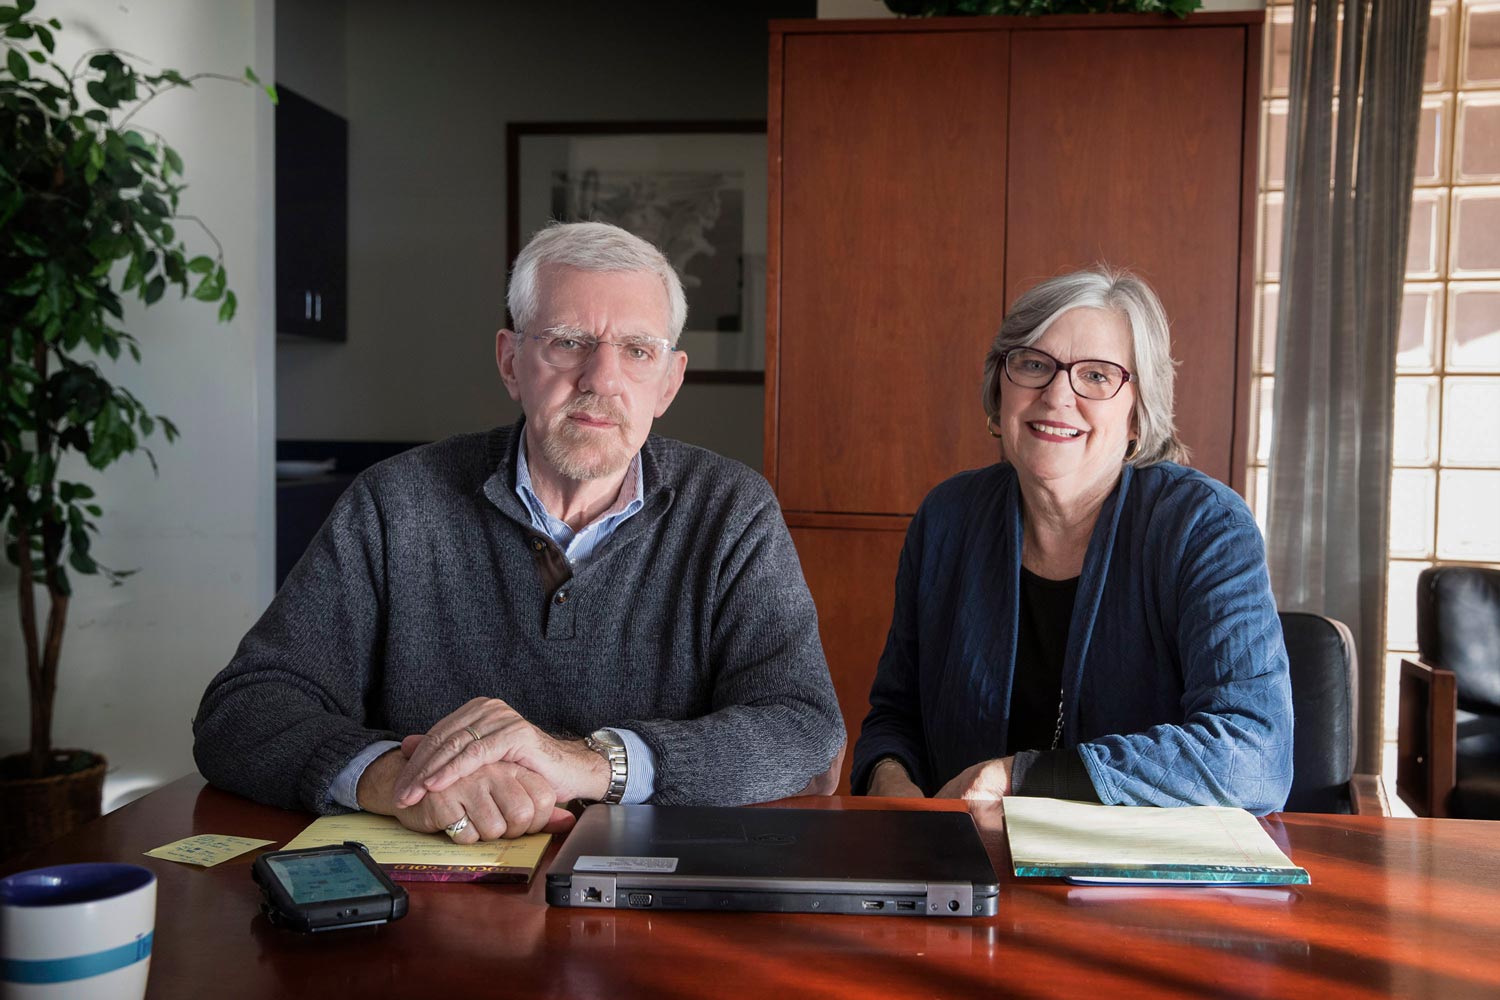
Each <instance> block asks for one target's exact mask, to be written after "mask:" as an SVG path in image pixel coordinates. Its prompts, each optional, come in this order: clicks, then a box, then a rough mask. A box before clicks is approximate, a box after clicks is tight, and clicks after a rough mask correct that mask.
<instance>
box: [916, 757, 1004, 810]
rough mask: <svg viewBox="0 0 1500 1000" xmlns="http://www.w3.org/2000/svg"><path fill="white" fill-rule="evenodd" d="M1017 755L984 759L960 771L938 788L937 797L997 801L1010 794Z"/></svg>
mask: <svg viewBox="0 0 1500 1000" xmlns="http://www.w3.org/2000/svg"><path fill="white" fill-rule="evenodd" d="M1015 759H1016V758H1015V757H1013V756H1012V757H996V758H995V759H994V760H982V761H980V762H979V763H978V764H973V765H971V766H969V767H966V768H964V769H963V770H962V771H960V772H958V774H957V775H955V776H954V777H953V778H952V779H951V780H950V781H949V782H948V783H947V784H946V785H944V786H943V787H942V788H939V789H938V793H937V794H936V795H934V796H933V798H935V799H963V800H964V801H966V802H996V801H999V800H1000V799H1001V798H1002V797H1004V796H1006V795H1009V794H1010V768H1011V765H1012V764H1013V763H1014V762H1015Z"/></svg>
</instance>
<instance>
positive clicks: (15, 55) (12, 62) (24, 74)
mask: <svg viewBox="0 0 1500 1000" xmlns="http://www.w3.org/2000/svg"><path fill="white" fill-rule="evenodd" d="M5 65H6V66H7V67H9V68H10V75H11V76H13V77H15V78H16V79H17V80H28V79H30V78H31V67H30V66H27V65H26V57H25V56H23V55H21V53H20V52H19V51H18V50H16V49H11V50H10V52H9V54H7V55H6V57H5Z"/></svg>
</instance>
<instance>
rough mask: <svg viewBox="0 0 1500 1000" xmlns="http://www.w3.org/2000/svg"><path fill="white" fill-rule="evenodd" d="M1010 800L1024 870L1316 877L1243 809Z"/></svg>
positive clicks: (1261, 879) (1264, 879)
mask: <svg viewBox="0 0 1500 1000" xmlns="http://www.w3.org/2000/svg"><path fill="white" fill-rule="evenodd" d="M1004 804H1005V833H1006V838H1007V839H1008V840H1009V841H1010V854H1011V862H1012V864H1013V865H1014V870H1015V873H1016V874H1017V875H1022V876H1027V875H1039V876H1043V877H1053V878H1065V879H1067V880H1069V881H1071V882H1112V883H1131V882H1152V883H1155V884H1158V885H1160V884H1168V883H1173V884H1197V883H1217V884H1221V885H1224V884H1229V885H1287V884H1299V883H1301V884H1305V883H1307V882H1308V881H1310V879H1309V876H1308V874H1307V871H1306V870H1305V869H1302V868H1299V867H1297V866H1296V865H1294V864H1292V862H1291V860H1290V859H1289V858H1288V857H1287V856H1286V855H1285V854H1284V853H1283V852H1282V850H1281V848H1280V847H1278V846H1277V845H1276V843H1275V841H1273V840H1272V839H1271V836H1270V834H1268V833H1266V831H1265V828H1264V827H1262V826H1261V825H1260V823H1259V821H1257V820H1256V818H1255V817H1254V816H1251V815H1250V814H1249V813H1248V812H1246V811H1245V810H1243V809H1232V808H1228V807H1225V806H1181V807H1178V808H1175V809H1163V808H1157V807H1155V806H1105V805H1099V804H1097V803H1091V802H1065V801H1063V800H1061V799H1047V798H1031V797H1026V796H1014V795H1011V796H1006V798H1005V803H1004Z"/></svg>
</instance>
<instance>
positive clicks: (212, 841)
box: [146, 833, 276, 868]
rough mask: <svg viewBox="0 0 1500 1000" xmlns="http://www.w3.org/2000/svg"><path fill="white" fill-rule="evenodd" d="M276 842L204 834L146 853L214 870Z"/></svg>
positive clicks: (154, 856) (150, 855)
mask: <svg viewBox="0 0 1500 1000" xmlns="http://www.w3.org/2000/svg"><path fill="white" fill-rule="evenodd" d="M274 843H276V841H274V840H252V839H251V838H249V837H229V836H225V835H224V834H219V833H202V834H199V835H198V836H196V837H184V838H183V839H181V840H175V841H173V842H172V843H170V844H166V845H164V846H162V847H158V848H155V849H154V850H150V851H147V852H146V856H147V857H148V858H163V859H165V860H167V861H181V862H183V863H184V864H189V865H202V866H203V867H204V868H212V867H213V866H214V865H216V864H218V863H219V862H221V861H228V860H229V859H230V858H237V857H239V856H240V855H241V854H244V853H245V852H246V851H253V850H255V849H256V848H257V847H265V846H266V845H267V844H274Z"/></svg>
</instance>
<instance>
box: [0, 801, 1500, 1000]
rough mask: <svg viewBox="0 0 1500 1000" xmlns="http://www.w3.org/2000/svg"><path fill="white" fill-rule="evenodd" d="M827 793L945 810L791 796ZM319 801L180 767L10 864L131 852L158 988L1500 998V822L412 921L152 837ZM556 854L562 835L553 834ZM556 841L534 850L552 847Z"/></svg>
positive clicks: (450, 889)
mask: <svg viewBox="0 0 1500 1000" xmlns="http://www.w3.org/2000/svg"><path fill="white" fill-rule="evenodd" d="M781 804H784V805H796V806H801V807H809V806H810V807H814V808H828V809H840V808H845V809H864V808H872V807H874V808H953V807H955V806H956V804H954V803H931V802H920V803H910V802H905V801H902V800H895V799H837V798H832V799H812V798H806V799H790V800H787V801H786V802H785V803H781ZM309 820H310V817H308V816H306V815H304V814H301V813H291V812H284V811H282V810H279V809H271V808H267V807H264V806H258V805H255V804H253V803H250V802H247V801H245V800H243V799H240V798H237V797H235V796H232V795H229V794H227V793H224V792H220V791H218V790H217V789H213V788H208V787H206V786H205V785H204V783H203V780H202V779H201V778H199V777H197V776H196V775H195V776H192V777H189V778H184V779H182V780H180V781H178V782H176V783H174V784H172V785H169V786H167V787H166V788H163V789H161V790H160V791H157V792H155V793H153V794H151V795H148V796H146V797H145V798H143V799H140V800H139V801H137V802H134V803H132V804H131V805H128V806H126V807H125V808H123V809H120V810H118V811H116V812H114V813H111V814H109V815H108V816H105V817H104V818H102V819H100V820H98V821H96V822H94V823H92V824H90V825H89V826H87V827H85V828H83V829H82V830H80V831H78V832H76V833H74V834H73V835H70V836H69V837H67V838H65V839H64V840H62V841H60V842H58V843H56V844H54V845H51V846H49V847H47V848H43V849H41V850H39V851H35V852H33V853H32V854H30V855H27V856H24V857H22V858H19V859H14V860H12V861H11V862H10V863H9V864H7V865H5V866H4V868H3V869H0V874H9V873H10V872H12V871H17V870H19V869H21V868H29V867H34V866H38V865H44V864H58V863H63V862H68V861H85V860H88V861H106V860H118V861H129V862H133V863H136V864H141V865H145V866H147V867H149V868H151V869H152V870H153V871H155V872H156V874H157V876H158V878H159V879H160V889H159V893H160V895H159V899H158V903H157V928H156V930H157V933H156V945H155V951H154V953H153V962H152V969H151V980H150V989H149V991H148V996H150V997H157V998H173V1000H175V998H184V1000H186V998H193V1000H198V998H203V997H209V998H212V1000H232V998H237V997H256V998H268V997H276V998H281V997H302V996H307V997H314V996H315V997H319V998H327V997H343V998H349V1000H374V998H381V997H394V996H405V997H416V998H420V1000H455V998H456V1000H479V998H481V997H491V996H508V997H526V998H528V1000H529V998H532V997H601V996H606V995H611V996H620V997H634V996H640V997H651V998H653V1000H671V998H676V997H702V996H742V997H762V996H771V995H775V994H781V995H789V996H799V997H800V996H851V997H852V996H867V995H872V994H873V995H897V994H899V995H902V996H906V997H921V996H939V997H949V996H965V995H969V996H979V995H983V996H1006V995H1010V996H1027V997H1042V996H1088V997H1094V998H1104V997H1114V996H1132V997H1134V996H1142V995H1151V996H1173V995H1180V996H1206V995H1212V996H1217V997H1317V998H1319V1000H1333V998H1337V997H1367V996H1400V997H1424V996H1432V997H1442V998H1444V1000H1450V998H1456V997H1464V996H1476V997H1477V996H1484V997H1491V998H1493V997H1496V996H1500V823H1485V822H1482V821H1471V820H1420V819H1381V818H1377V817H1369V816H1321V815H1309V814H1285V815H1282V816H1278V817H1273V818H1269V819H1267V820H1266V821H1265V822H1266V824H1267V826H1268V827H1269V828H1270V830H1271V832H1272V835H1273V836H1276V837H1277V838H1278V839H1281V840H1282V842H1283V843H1284V844H1286V845H1287V846H1289V848H1290V853H1291V856H1292V858H1293V860H1295V861H1296V862H1297V863H1298V864H1301V865H1302V866H1303V867H1305V868H1307V870H1308V871H1309V872H1310V873H1311V874H1312V880H1313V881H1312V885H1310V886H1298V887H1292V888H1264V889H1171V890H1166V889H1134V888H1129V889H1121V888H1105V887H1087V888H1084V887H1074V886H1068V885H1066V884H1063V883H1060V882H1056V881H1051V880H1043V879H1016V878H1013V877H1010V876H1009V875H1007V874H1005V873H1007V872H1008V871H1009V867H1008V865H1009V861H1010V857H1009V851H1008V849H1007V848H1006V846H1005V838H1004V832H1003V829H1001V828H1000V827H999V826H998V825H995V824H994V823H989V822H987V824H986V825H985V828H984V829H983V834H984V837H985V841H986V844H987V846H988V847H989V850H990V857H991V860H993V861H994V863H995V868H996V870H997V871H999V872H1000V873H1002V878H1001V880H1000V881H1001V897H1000V914H999V916H998V917H993V918H990V919H961V920H960V919H922V918H910V917H873V916H871V917H866V916H833V915H827V916H824V915H817V916H814V915H779V914H755V913H744V914H730V913H650V912H642V911H611V912H601V911H597V910H591V911H584V910H571V909H553V908H549V907H548V906H547V905H546V904H545V903H544V902H543V899H542V884H543V879H542V878H541V877H540V876H539V877H538V878H536V879H535V880H534V881H533V884H532V885H531V886H529V887H522V886H481V885H451V884H440V883H407V884H406V886H407V889H408V890H409V891H410V893H411V912H410V914H409V915H408V916H407V917H406V919H404V920H402V921H400V922H399V923H395V924H391V925H388V926H385V927H379V928H364V929H358V930H352V931H341V932H337V933H330V934H322V935H312V936H303V935H297V934H293V933H288V932H284V931H280V930H277V929H275V928H272V927H270V926H269V925H268V924H267V923H266V921H265V919H264V918H263V917H261V916H260V915H259V910H258V893H257V890H256V888H255V886H254V885H253V884H252V883H251V881H250V871H249V868H250V859H251V858H252V857H253V856H254V854H253V853H252V854H248V855H244V856H242V857H240V858H237V859H235V860H234V861H230V862H226V863H224V864H222V865H219V866H218V867H216V868H212V869H200V868H196V867H190V866H187V865H180V864H175V863H173V862H170V861H158V860H156V859H154V858H146V857H142V854H141V852H143V851H145V850H148V849H150V848H153V847H158V846H160V845H162V844H166V843H168V842H170V841H173V840H177V839H178V838H180V837H185V836H188V835H189V834H194V833H224V834H237V835H240V836H247V837H259V838H264V839H269V840H275V841H276V843H277V846H279V845H280V844H282V843H284V842H285V841H286V840H288V839H289V838H290V837H292V836H293V835H294V834H295V833H297V832H298V831H299V830H301V829H302V828H303V827H304V826H305V825H306V824H307V823H308V822H309ZM553 850H555V848H554V849H553ZM550 860H551V852H549V856H548V858H547V859H546V860H544V861H543V865H544V868H543V870H545V866H546V865H547V864H549V863H550Z"/></svg>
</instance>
